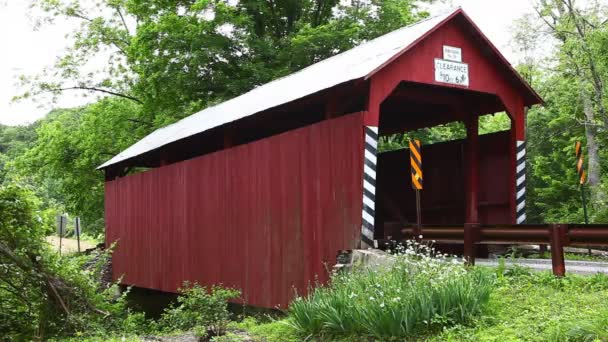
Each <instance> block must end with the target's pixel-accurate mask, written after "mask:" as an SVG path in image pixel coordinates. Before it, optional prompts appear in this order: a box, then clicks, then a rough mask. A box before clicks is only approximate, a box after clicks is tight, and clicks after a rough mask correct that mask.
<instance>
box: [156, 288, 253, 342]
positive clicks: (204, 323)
mask: <svg viewBox="0 0 608 342" xmlns="http://www.w3.org/2000/svg"><path fill="white" fill-rule="evenodd" d="M240 295H241V293H240V291H238V290H234V289H227V288H224V287H221V286H213V287H211V288H206V287H202V286H200V285H198V284H190V283H187V282H186V283H184V287H183V288H181V289H180V296H179V297H178V298H177V304H173V305H171V306H170V307H169V308H167V309H166V310H165V312H164V313H163V315H162V316H161V318H160V320H159V326H160V328H161V329H164V330H165V331H173V330H176V329H179V330H190V329H196V330H201V329H202V328H205V329H208V330H209V331H211V332H212V333H213V334H214V335H222V334H224V333H225V332H226V325H227V324H228V322H229V318H230V312H228V301H229V300H231V299H236V298H238V297H239V296H240Z"/></svg>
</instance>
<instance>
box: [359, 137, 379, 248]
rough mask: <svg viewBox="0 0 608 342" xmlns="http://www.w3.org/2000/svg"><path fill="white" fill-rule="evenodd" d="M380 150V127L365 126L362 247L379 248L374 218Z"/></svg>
mask: <svg viewBox="0 0 608 342" xmlns="http://www.w3.org/2000/svg"><path fill="white" fill-rule="evenodd" d="M377 152H378V127H373V126H365V148H364V152H363V153H364V155H363V212H362V218H363V220H362V225H361V248H378V242H377V241H376V240H374V218H375V216H376V162H377V158H376V156H377Z"/></svg>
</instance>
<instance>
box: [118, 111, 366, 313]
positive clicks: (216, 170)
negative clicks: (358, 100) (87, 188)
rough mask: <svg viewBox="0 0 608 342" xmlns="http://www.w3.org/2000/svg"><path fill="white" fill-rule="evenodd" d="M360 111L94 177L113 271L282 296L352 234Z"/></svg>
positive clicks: (357, 221) (271, 298)
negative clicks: (107, 177) (100, 189)
mask: <svg viewBox="0 0 608 342" xmlns="http://www.w3.org/2000/svg"><path fill="white" fill-rule="evenodd" d="M362 151H363V134H362V113H356V114H351V115H347V116H343V117H340V118H336V119H332V120H329V121H323V122H321V123H318V124H315V125H311V126H307V127H304V128H301V129H297V130H294V131H290V132H287V133H284V134H280V135H277V136H274V137H270V138H267V139H263V140H260V141H257V142H254V143H250V144H247V145H242V146H239V147H235V148H232V149H229V150H225V151H221V152H217V153H213V154H209V155H205V156H202V157H198V158H194V159H190V160H187V161H183V162H179V163H176V164H171V165H168V166H163V167H160V168H158V169H154V170H150V171H147V172H144V173H139V174H134V175H131V176H127V177H124V178H120V179H117V180H114V181H109V182H107V183H106V224H107V228H106V229H107V231H106V239H107V240H106V242H107V243H108V244H109V243H111V242H113V241H118V246H117V249H116V251H115V253H114V256H113V276H114V279H117V278H119V277H120V276H124V278H123V280H122V282H123V283H124V284H129V285H135V286H138V287H144V288H152V289H158V290H162V291H169V292H175V291H176V289H177V288H178V287H179V286H180V285H181V284H182V282H183V281H184V280H189V281H197V282H199V283H201V284H215V283H222V284H224V285H225V286H229V287H235V288H239V289H241V290H242V291H243V300H244V301H245V303H247V304H250V305H255V306H262V307H275V306H281V307H286V306H287V305H288V303H289V301H290V299H291V298H292V297H293V294H294V288H295V290H297V291H298V292H299V293H304V292H305V291H306V288H307V286H308V284H309V283H311V282H314V281H315V280H316V279H317V278H316V277H318V279H319V280H320V281H326V280H327V272H326V271H325V270H326V268H325V266H324V263H328V265H329V266H332V264H333V263H335V257H336V253H337V252H338V250H340V249H352V248H355V247H356V246H357V244H358V242H359V239H360V229H361V194H362V183H361V182H362V163H363V161H362Z"/></svg>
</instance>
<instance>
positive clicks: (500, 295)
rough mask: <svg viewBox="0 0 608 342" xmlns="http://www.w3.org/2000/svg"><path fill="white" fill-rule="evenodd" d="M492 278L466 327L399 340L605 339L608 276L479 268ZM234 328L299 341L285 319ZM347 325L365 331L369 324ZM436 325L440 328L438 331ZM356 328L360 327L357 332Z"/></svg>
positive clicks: (273, 341) (319, 337) (428, 330)
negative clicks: (489, 288)
mask: <svg viewBox="0 0 608 342" xmlns="http://www.w3.org/2000/svg"><path fill="white" fill-rule="evenodd" d="M482 271H485V272H488V271H489V272H493V273H496V274H497V277H496V282H495V285H494V287H493V291H492V293H491V294H490V297H489V302H488V305H487V306H486V309H485V310H484V311H483V313H482V314H481V315H477V316H471V317H470V319H469V320H468V321H467V322H466V323H454V324H451V323H450V322H448V323H450V324H444V325H442V324H435V326H431V327H423V329H421V330H418V331H417V333H416V334H414V335H410V336H408V337H407V338H395V339H394V340H398V341H403V340H408V341H556V342H557V341H560V342H561V341H608V276H604V275H596V276H576V275H569V276H567V277H565V278H563V279H558V278H555V277H554V276H553V275H552V274H550V273H548V272H546V273H532V272H530V271H529V269H527V268H524V267H510V268H501V267H499V268H493V269H485V270H482ZM244 322H245V323H239V328H240V329H243V330H247V331H249V332H250V334H251V335H252V336H253V337H254V338H255V339H256V340H259V341H268V342H279V341H286V342H291V341H301V340H303V339H304V338H306V337H307V336H302V335H301V333H300V332H299V331H298V330H297V329H296V328H295V327H291V326H290V324H291V323H290V318H289V317H288V318H284V319H278V320H270V321H268V320H266V321H265V322H260V321H256V320H254V319H251V318H249V319H245V320H244ZM353 324H357V325H361V326H362V327H365V326H366V325H368V324H369V323H365V322H363V321H357V322H354V323H353ZM438 325H442V326H441V327H438ZM361 329H362V328H361ZM309 340H310V341H361V342H363V341H387V340H391V338H390V337H388V336H379V337H378V336H376V337H375V338H371V339H370V338H369V337H368V335H361V334H358V335H357V334H355V335H350V336H347V335H343V336H340V335H327V334H325V335H324V334H316V335H315V336H312V337H310V338H309Z"/></svg>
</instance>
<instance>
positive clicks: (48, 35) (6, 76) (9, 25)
mask: <svg viewBox="0 0 608 342" xmlns="http://www.w3.org/2000/svg"><path fill="white" fill-rule="evenodd" d="M28 3H29V1H27V0H0V32H2V33H1V34H0V47H1V49H0V123H2V124H8V125H18V124H25V123H30V122H33V121H35V120H36V119H39V118H41V117H43V116H44V115H45V114H46V113H48V112H49V110H51V109H52V107H53V106H54V107H73V106H78V105H80V104H83V103H85V101H87V100H86V99H83V98H82V96H81V95H80V94H78V93H75V92H71V93H66V94H65V95H63V96H62V97H60V99H59V101H58V102H57V103H55V104H52V105H51V104H46V105H43V106H41V105H40V104H36V103H33V102H32V101H29V100H24V101H20V102H17V103H13V102H12V101H11V99H12V98H13V97H14V96H15V95H18V94H19V91H20V90H19V89H18V88H17V87H16V83H17V81H18V77H19V75H22V74H26V75H32V74H36V73H39V72H40V71H42V69H43V68H44V67H47V66H50V65H52V64H53V63H54V61H55V60H56V58H57V56H59V55H61V53H62V51H64V49H65V48H66V46H67V42H66V38H65V35H66V33H68V32H70V31H71V30H73V29H74V27H75V26H74V24H73V23H69V22H65V21H58V22H56V23H55V24H54V25H52V26H48V25H47V26H44V27H43V28H42V29H39V30H35V29H34V21H33V20H32V18H30V17H28V13H29V11H28ZM454 6H462V7H463V8H464V10H465V11H466V12H467V13H468V14H469V16H470V17H471V18H472V19H473V21H475V22H476V23H477V25H478V26H479V27H480V28H481V29H482V31H484V33H485V34H486V35H487V36H488V37H489V39H490V40H491V41H492V42H494V44H496V45H497V46H498V48H499V49H500V50H501V51H502V52H503V54H504V55H505V56H506V57H507V59H509V60H510V61H511V63H517V59H518V56H517V54H516V53H514V52H513V51H512V50H511V48H510V46H509V45H510V40H511V33H510V28H511V25H512V23H513V21H514V20H515V19H517V18H519V17H521V16H522V15H523V14H525V13H528V12H531V11H532V7H531V0H509V1H490V0H453V1H451V2H450V3H448V4H446V5H441V7H454ZM89 101H90V100H89Z"/></svg>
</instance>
